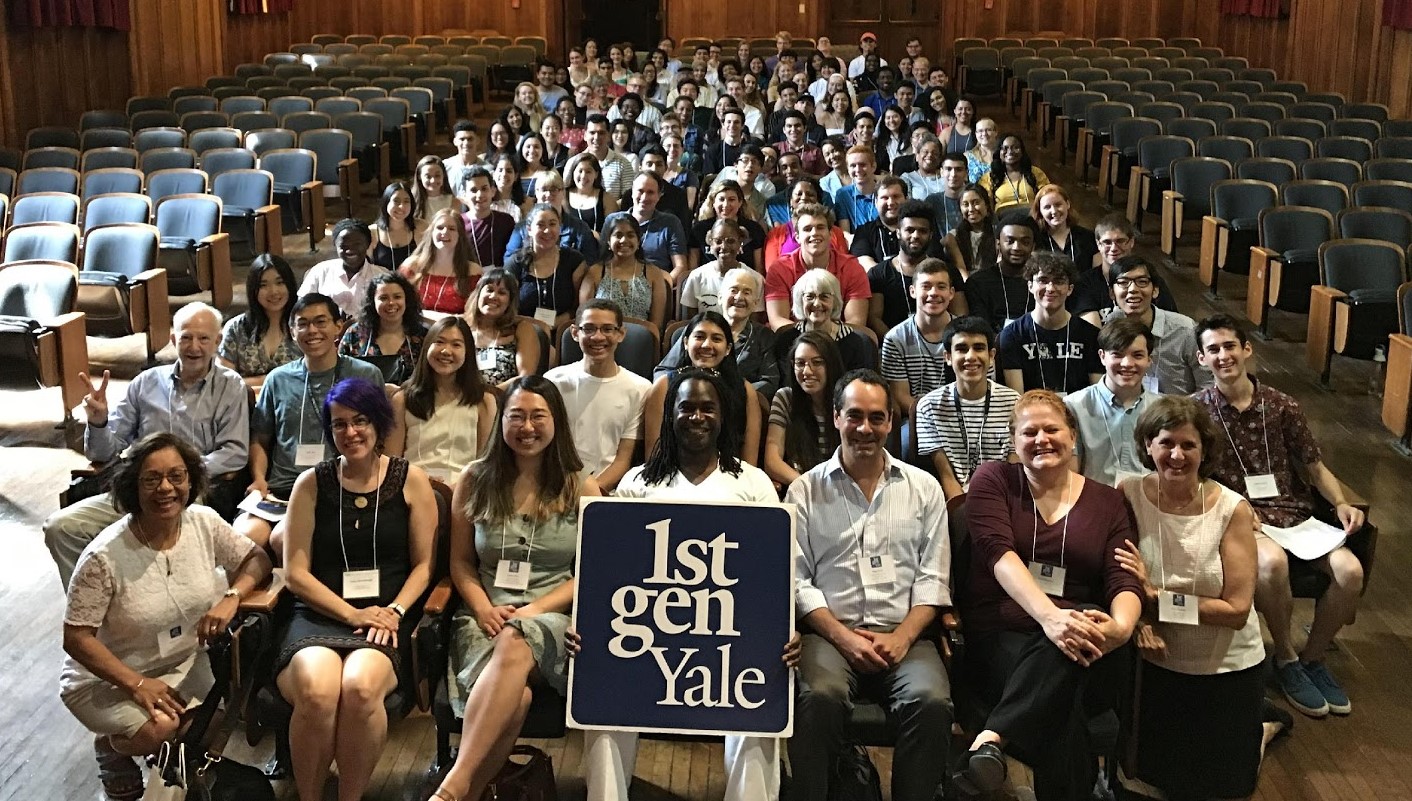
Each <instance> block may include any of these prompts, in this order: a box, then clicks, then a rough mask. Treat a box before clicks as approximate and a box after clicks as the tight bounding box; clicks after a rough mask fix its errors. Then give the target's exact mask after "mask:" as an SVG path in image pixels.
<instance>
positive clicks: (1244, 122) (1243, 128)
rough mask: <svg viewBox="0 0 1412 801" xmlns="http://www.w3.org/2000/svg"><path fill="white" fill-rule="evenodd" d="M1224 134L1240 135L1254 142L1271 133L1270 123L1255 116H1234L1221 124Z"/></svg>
mask: <svg viewBox="0 0 1412 801" xmlns="http://www.w3.org/2000/svg"><path fill="white" fill-rule="evenodd" d="M1219 129H1220V131H1221V135H1222V136H1239V137H1241V138H1242V139H1248V140H1250V141H1251V142H1254V141H1255V140H1256V139H1264V138H1265V137H1267V136H1269V135H1270V123H1269V122H1267V121H1265V120H1261V119H1256V118H1254V117H1232V118H1230V119H1228V120H1226V121H1225V122H1222V123H1221V124H1220V125H1219Z"/></svg>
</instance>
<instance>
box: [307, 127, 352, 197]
mask: <svg viewBox="0 0 1412 801" xmlns="http://www.w3.org/2000/svg"><path fill="white" fill-rule="evenodd" d="M299 147H301V148H304V149H306V150H309V151H311V152H313V154H314V156H315V166H316V168H317V172H316V174H315V176H314V177H315V178H316V179H317V180H318V181H319V182H320V183H322V184H323V192H324V197H325V198H330V197H341V198H343V200H344V203H345V213H344V216H345V217H351V216H353V194H354V186H353V182H354V181H355V180H356V179H357V170H358V160H357V159H355V158H353V135H352V134H350V133H349V132H347V131H345V130H342V129H340V128H327V129H324V130H320V131H308V132H307V133H305V134H303V135H302V136H300V137H299Z"/></svg>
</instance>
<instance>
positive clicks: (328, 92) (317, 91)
mask: <svg viewBox="0 0 1412 801" xmlns="http://www.w3.org/2000/svg"><path fill="white" fill-rule="evenodd" d="M299 95H300V97H307V98H309V99H310V100H312V101H314V108H318V106H319V101H320V100H327V99H329V98H330V97H343V90H342V89H335V88H334V87H332V86H314V87H310V88H308V89H304V90H301V91H300V92H299Z"/></svg>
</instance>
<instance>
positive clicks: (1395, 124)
mask: <svg viewBox="0 0 1412 801" xmlns="http://www.w3.org/2000/svg"><path fill="white" fill-rule="evenodd" d="M1383 136H1384V137H1404V136H1412V120H1388V121H1387V122H1384V123H1383Z"/></svg>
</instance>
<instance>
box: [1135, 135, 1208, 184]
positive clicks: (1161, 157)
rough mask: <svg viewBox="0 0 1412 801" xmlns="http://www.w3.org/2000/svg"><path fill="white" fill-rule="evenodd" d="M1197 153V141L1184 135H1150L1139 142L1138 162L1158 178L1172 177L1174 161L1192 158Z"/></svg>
mask: <svg viewBox="0 0 1412 801" xmlns="http://www.w3.org/2000/svg"><path fill="white" fill-rule="evenodd" d="M1195 153H1196V145H1195V143H1194V142H1192V141H1191V140H1190V139H1188V138H1186V137H1184V136H1173V135H1170V134H1163V135H1161V136H1148V137H1144V138H1143V139H1142V140H1141V141H1139V142H1138V144H1137V160H1138V164H1139V165H1140V166H1142V167H1144V168H1145V169H1147V170H1149V171H1150V172H1151V173H1152V174H1153V176H1155V177H1156V178H1158V179H1168V178H1170V177H1171V169H1172V162H1174V161H1176V160H1178V159H1183V158H1191V157H1192V156H1194V155H1195Z"/></svg>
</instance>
